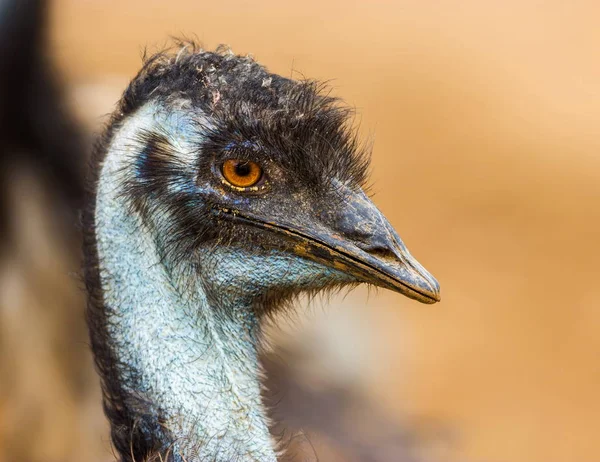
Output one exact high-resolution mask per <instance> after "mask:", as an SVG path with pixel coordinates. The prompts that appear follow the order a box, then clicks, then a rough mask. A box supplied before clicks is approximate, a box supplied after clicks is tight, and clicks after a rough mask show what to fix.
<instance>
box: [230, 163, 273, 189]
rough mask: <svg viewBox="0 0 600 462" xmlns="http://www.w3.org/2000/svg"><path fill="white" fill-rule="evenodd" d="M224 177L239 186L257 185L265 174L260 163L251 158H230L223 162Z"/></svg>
mask: <svg viewBox="0 0 600 462" xmlns="http://www.w3.org/2000/svg"><path fill="white" fill-rule="evenodd" d="M221 171H222V173H223V177H225V179H226V180H227V181H228V182H229V183H231V185H233V186H235V187H237V188H249V187H251V186H254V185H256V184H257V183H258V182H259V181H260V179H261V178H262V176H263V171H262V168H261V167H260V165H258V164H257V163H256V162H252V161H251V160H237V159H228V160H226V161H225V162H223V167H222V170H221Z"/></svg>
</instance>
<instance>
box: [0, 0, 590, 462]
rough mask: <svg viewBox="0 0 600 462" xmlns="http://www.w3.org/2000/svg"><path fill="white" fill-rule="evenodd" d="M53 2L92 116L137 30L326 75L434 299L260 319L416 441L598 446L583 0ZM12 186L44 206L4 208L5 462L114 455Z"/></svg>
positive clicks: (454, 446) (59, 262)
mask: <svg viewBox="0 0 600 462" xmlns="http://www.w3.org/2000/svg"><path fill="white" fill-rule="evenodd" d="M51 13H52V14H51V30H50V32H51V34H50V35H51V50H52V56H53V57H54V58H55V59H56V61H57V64H58V67H59V70H60V71H61V72H62V74H63V75H64V80H65V83H66V87H67V95H68V98H69V101H70V103H71V105H72V108H73V109H74V111H76V113H77V114H78V116H79V118H80V119H81V120H82V121H83V122H84V123H85V125H86V127H88V128H89V130H90V132H93V131H96V132H97V131H98V130H100V128H101V126H102V123H103V122H104V121H105V115H106V114H107V113H109V112H110V111H111V110H112V108H113V107H114V103H115V102H116V101H117V99H118V97H119V94H120V92H121V91H122V90H123V89H124V87H125V85H126V84H127V81H128V79H129V78H131V77H132V76H133V75H134V73H135V72H136V70H137V69H138V67H139V66H140V56H141V52H142V49H143V47H144V46H146V45H148V46H149V49H150V50H152V49H156V48H160V47H161V46H162V45H164V44H165V43H167V41H168V37H169V36H170V35H176V36H181V35H185V36H188V37H195V38H197V39H198V40H200V41H201V42H203V43H204V45H205V47H207V48H214V47H215V46H216V45H218V44H220V43H225V44H228V45H230V46H231V47H232V49H233V50H234V51H235V52H236V53H248V52H250V53H252V54H253V55H254V56H255V58H256V59H257V60H258V61H260V62H261V63H263V64H265V65H267V66H268V67H269V69H270V70H272V71H274V72H278V73H281V74H284V75H292V76H294V75H295V76H299V75H304V76H307V77H311V78H319V79H327V80H331V84H332V85H333V87H334V90H335V93H336V94H337V95H339V96H341V97H342V98H344V99H345V100H346V101H347V102H348V103H349V104H351V105H353V106H355V107H356V108H357V110H358V113H359V115H360V117H359V119H360V126H361V131H362V132H363V134H364V136H365V137H369V136H371V137H373V138H374V140H375V145H374V152H373V173H372V179H373V182H374V185H375V187H374V191H375V192H376V195H375V202H376V203H377V204H378V206H380V208H381V209H382V211H383V212H384V213H385V214H386V216H387V217H388V218H389V219H390V220H391V222H392V224H393V225H394V226H395V227H396V229H397V230H398V231H399V233H400V235H401V236H402V237H403V239H404V240H405V242H406V243H407V245H408V246H409V248H410V249H411V251H412V253H413V254H414V255H415V256H416V257H417V258H418V259H419V260H420V261H421V262H422V263H423V264H424V265H425V266H426V267H427V268H428V269H429V270H430V271H431V272H432V273H433V274H434V275H435V276H436V277H437V278H438V280H439V281H440V283H441V287H442V299H443V301H442V303H441V304H438V305H435V306H424V305H420V304H418V303H416V302H412V301H409V300H407V299H405V298H402V297H401V296H399V295H395V294H391V293H387V292H383V291H380V292H377V293H373V292H371V293H370V294H369V293H367V291H365V290H358V291H355V292H353V293H352V294H351V295H350V296H348V297H345V298H340V299H334V300H333V302H332V306H331V307H326V308H323V309H322V308H321V307H320V306H318V307H317V308H313V309H309V310H307V311H306V312H301V314H300V315H299V316H298V317H299V320H298V321H297V322H296V323H295V325H294V326H293V328H291V329H288V330H286V331H285V334H282V333H277V332H275V333H274V337H275V338H277V339H279V340H278V341H279V342H281V343H283V344H285V345H286V346H287V347H289V348H291V349H300V350H302V351H303V352H304V356H303V358H304V359H303V360H302V361H299V364H298V365H297V367H298V370H299V371H300V372H303V373H306V374H307V375H311V377H313V378H314V377H317V379H315V382H316V383H322V382H327V383H334V384H336V385H339V386H346V387H352V389H353V390H355V392H356V393H357V394H359V395H360V396H362V397H363V398H364V399H365V400H367V402H368V403H370V404H369V405H370V406H372V407H373V408H377V409H379V410H380V412H381V413H383V414H385V415H386V416H387V418H389V419H391V421H393V422H395V423H398V424H399V425H402V426H403V427H405V428H407V429H408V431H410V432H415V433H416V434H419V433H423V434H424V435H423V438H424V441H425V443H424V444H423V445H424V447H425V449H423V450H424V451H426V453H427V455H428V456H430V457H431V459H432V460H436V461H443V460H448V461H461V462H463V461H466V462H471V461H474V462H574V461H578V462H599V461H600V396H599V394H600V393H599V389H600V336H599V335H598V330H599V328H600V284H599V283H598V277H599V276H600V270H599V268H598V265H599V262H600V3H598V2H596V1H593V0H589V1H574V2H561V1H534V0H527V1H517V0H509V1H499V0H497V1H490V0H487V1H475V0H473V1H462V2H452V1H441V0H440V1H433V0H428V1H417V0H414V1H410V0H400V1H395V2H392V1H370V2H367V1H363V2H349V1H337V0H335V1H329V0H328V1H325V0H321V1H315V0H307V1H304V2H283V1H274V0H261V1H255V2H249V1H243V0H236V1H222V2H210V3H209V2H203V1H199V0H193V1H192V0H188V1H173V2H162V1H158V0H135V1H134V0H130V1H128V2H118V1H108V0H104V1H101V0H85V1H82V0H55V1H54V2H53V3H52V11H51ZM15 191H16V192H15V194H16V195H17V196H18V197H20V198H22V199H23V202H24V204H25V205H24V206H26V207H29V208H28V210H29V212H30V213H31V214H33V216H35V217H38V218H36V219H37V220H39V222H38V221H35V220H33V219H31V218H28V219H27V220H25V221H22V222H21V228H20V229H22V230H23V231H22V233H21V240H20V244H19V246H20V247H18V248H17V250H15V251H14V253H15V254H18V255H19V258H18V259H17V258H9V259H8V260H7V261H8V263H5V264H4V265H3V266H2V287H1V295H0V296H1V297H2V305H3V307H2V310H3V311H4V313H3V316H2V318H0V322H3V323H4V325H5V328H4V329H2V330H0V333H1V334H2V338H1V339H0V340H1V343H0V346H1V348H3V355H4V356H3V357H4V362H3V368H2V369H0V373H2V374H3V377H7V374H10V376H11V379H10V381H9V380H6V381H5V380H4V378H2V379H0V460H3V459H6V460H10V461H12V460H24V459H18V458H14V457H15V456H14V454H17V452H14V451H21V452H20V453H21V454H27V456H26V457H27V459H26V460H32V461H57V462H59V461H75V460H77V461H79V460H85V461H106V460H110V457H111V455H110V445H109V443H108V439H107V433H106V426H105V424H104V421H103V418H102V415H101V410H100V404H99V395H98V389H97V383H96V382H97V379H96V377H95V375H94V374H93V372H91V365H90V364H91V362H90V359H89V355H88V352H87V345H86V339H85V332H83V331H82V328H81V327H82V313H81V312H79V311H78V310H77V309H71V308H69V307H74V306H80V303H81V295H80V292H79V288H80V285H81V284H80V283H78V281H77V279H76V277H75V276H74V275H73V274H72V270H71V269H72V267H73V261H74V259H75V257H70V258H71V260H69V259H67V260H66V261H65V259H64V258H63V255H64V254H65V246H66V245H67V244H68V243H65V242H64V239H62V240H61V239H60V238H58V239H50V238H49V237H48V236H47V235H46V232H45V230H46V229H48V226H49V225H48V223H51V222H52V217H49V216H48V214H47V212H46V211H45V207H44V200H46V199H45V196H44V194H43V192H40V191H39V190H37V189H36V186H35V183H32V182H30V181H29V180H28V179H27V178H22V179H21V181H19V182H18V185H16V186H15ZM36 191H37V192H36ZM27 216H30V215H27ZM32 243H34V244H35V246H36V247H35V249H36V250H35V252H34V251H32V250H31V248H32V246H33V244H32ZM13 250H14V249H13ZM300 320H301V321H300ZM56 325H58V326H56ZM48 326H50V327H48ZM52 326H55V328H53V327H52ZM53 329H54V330H53ZM82 332H83V334H82ZM70 333H73V335H72V336H71V335H70ZM48 345H54V347H53V348H52V349H50V348H49V346H48ZM304 368H306V369H304ZM3 383H4V384H5V386H4V391H3ZM7 384H9V385H7ZM348 419H350V420H352V419H354V420H357V421H360V416H349V417H348ZM432 422H433V426H434V427H435V428H440V429H441V430H440V431H441V433H442V436H439V437H438V436H434V437H433V441H432V437H431V435H427V433H428V432H429V430H428V428H430V427H431V425H430V424H431V423H432ZM24 429H27V431H24ZM378 430H379V429H377V428H375V429H370V431H372V432H374V433H377V431H378ZM381 430H382V431H383V429H381ZM19 435H21V436H19ZM22 435H25V437H23V436H22ZM27 435H30V436H31V440H30V439H29V438H27ZM19 438H21V439H19ZM438 440H439V441H438ZM11 453H12V454H13V456H11ZM322 460H323V461H328V460H330V459H328V458H327V454H326V453H323V455H322ZM331 460H333V459H331ZM378 460H379V459H378ZM382 460H383V459H382ZM386 460H390V461H393V460H395V459H394V457H393V455H392V456H390V457H389V458H388V459H386Z"/></svg>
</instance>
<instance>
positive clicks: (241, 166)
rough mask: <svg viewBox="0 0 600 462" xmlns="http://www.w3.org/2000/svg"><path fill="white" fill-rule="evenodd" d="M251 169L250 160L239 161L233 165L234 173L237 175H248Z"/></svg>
mask: <svg viewBox="0 0 600 462" xmlns="http://www.w3.org/2000/svg"><path fill="white" fill-rule="evenodd" d="M251 170H252V168H251V167H250V162H239V163H237V164H236V165H235V174H236V175H238V176H248V175H250V171H251Z"/></svg>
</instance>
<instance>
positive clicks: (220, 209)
mask: <svg viewBox="0 0 600 462" xmlns="http://www.w3.org/2000/svg"><path fill="white" fill-rule="evenodd" d="M349 115H350V111H349V110H348V109H346V108H345V107H344V106H343V105H342V104H341V103H340V102H339V101H337V100H336V99H335V98H333V97H332V96H330V94H328V93H327V91H326V87H324V86H323V85H321V84H319V83H317V82H314V81H306V80H303V81H295V80H291V79H288V78H283V77H280V76H278V75H275V74H271V73H269V72H268V71H267V70H266V69H265V68H264V67H263V66H261V65H260V64H258V63H257V62H255V61H254V60H253V59H252V58H250V57H243V56H237V55H234V54H232V53H230V52H227V51H223V50H219V49H218V50H217V51H215V52H208V51H203V50H201V49H198V48H195V47H182V48H181V49H180V50H178V51H176V52H173V53H170V52H162V53H158V54H156V55H155V56H153V57H151V58H149V59H147V60H146V61H145V63H144V65H143V68H142V69H141V71H140V72H139V73H138V75H137V76H136V77H135V78H134V79H133V81H132V82H131V83H130V85H129V86H128V88H127V89H126V91H125V93H124V95H123V97H122V99H121V100H120V102H119V104H118V107H117V109H116V111H115V112H114V113H113V115H112V117H111V119H110V122H109V124H108V127H107V129H106V131H105V133H104V135H103V137H102V138H101V141H100V142H99V143H98V146H97V148H96V150H95V154H94V158H93V167H92V178H91V181H90V185H91V188H90V189H91V192H90V195H89V204H88V207H87V210H86V211H85V213H84V216H83V224H84V232H85V239H84V241H85V244H84V245H85V260H86V261H85V267H86V285H87V289H88V293H89V304H88V310H87V317H88V324H89V330H90V336H91V344H92V349H93V351H94V354H95V360H96V365H97V369H98V371H99V373H100V375H101V379H102V386H103V393H104V407H105V412H106V415H107V417H108V419H109V421H110V424H111V434H112V441H113V444H114V446H115V448H116V450H117V451H118V453H119V455H120V458H121V460H123V461H137V462H139V461H143V460H150V459H152V458H156V459H155V460H173V461H178V462H179V461H188V462H191V461H260V462H269V461H276V460H277V459H278V454H279V449H278V448H277V445H276V444H275V443H274V442H273V439H272V437H271V435H270V433H269V422H268V418H267V416H266V411H265V409H264V407H263V404H262V402H261V393H260V392H261V386H260V376H261V369H260V365H259V362H258V353H257V348H258V346H259V344H260V341H261V321H262V320H263V319H264V318H265V317H266V316H269V314H270V313H273V312H274V311H275V310H278V309H281V308H282V307H284V306H286V305H289V304H290V303H291V302H292V301H293V300H294V299H295V298H296V297H297V296H298V295H299V294H302V293H306V292H309V293H314V292H318V291H321V290H326V289H331V288H339V287H341V286H346V285H354V284H358V283H368V284H373V285H376V286H380V287H384V288H388V289H391V290H394V291H397V292H400V293H402V294H404V295H406V296H408V297H410V298H413V299H416V300H418V301H420V302H424V303H434V302H436V301H439V299H440V297H439V285H438V283H437V282H436V280H435V279H434V278H433V277H432V276H431V275H430V274H429V273H428V272H427V271H426V270H425V269H424V268H423V267H422V266H421V265H420V264H419V263H418V262H417V261H416V260H415V259H414V258H413V257H412V256H411V255H410V254H409V252H408V251H407V249H406V247H405V246H404V244H403V243H402V241H401V239H400V237H399V236H398V234H397V233H396V232H395V231H394V229H393V228H392V226H391V225H390V224H389V222H388V221H387V220H386V219H385V218H384V217H383V215H382V214H381V213H380V212H379V210H378V209H377V208H376V207H375V205H374V204H373V203H372V202H371V201H370V199H369V198H368V197H367V195H366V194H365V192H364V189H363V186H364V184H365V180H366V176H367V174H366V172H367V167H368V155H367V154H368V153H366V152H365V150H364V149H361V147H360V143H359V142H358V141H357V138H356V135H355V134H354V133H353V131H352V129H351V126H350V122H349ZM152 460H154V459H152Z"/></svg>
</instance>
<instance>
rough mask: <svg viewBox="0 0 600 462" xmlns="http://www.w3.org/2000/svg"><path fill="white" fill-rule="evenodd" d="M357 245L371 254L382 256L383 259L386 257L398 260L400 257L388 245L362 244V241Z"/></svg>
mask: <svg viewBox="0 0 600 462" xmlns="http://www.w3.org/2000/svg"><path fill="white" fill-rule="evenodd" d="M357 246H358V247H359V248H360V249H361V250H364V251H365V252H367V253H368V254H369V255H372V256H374V257H377V258H381V259H382V260H384V259H393V260H397V259H398V255H396V253H395V252H394V251H393V250H391V249H390V248H389V247H387V246H382V245H373V244H361V243H357Z"/></svg>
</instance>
